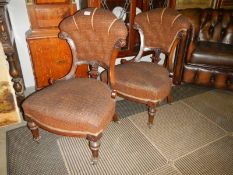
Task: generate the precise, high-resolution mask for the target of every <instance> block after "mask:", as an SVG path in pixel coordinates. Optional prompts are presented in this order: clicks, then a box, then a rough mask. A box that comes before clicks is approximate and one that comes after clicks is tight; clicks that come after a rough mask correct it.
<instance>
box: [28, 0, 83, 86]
mask: <svg viewBox="0 0 233 175" xmlns="http://www.w3.org/2000/svg"><path fill="white" fill-rule="evenodd" d="M27 9H28V14H29V17H30V21H31V30H29V31H28V32H27V33H26V37H27V43H28V47H29V50H30V55H31V61H32V66H33V70H34V76H35V82H36V88H37V89H40V88H43V87H45V86H47V85H48V84H49V82H50V80H56V79H59V78H61V77H63V76H64V75H65V74H67V73H68V71H69V70H70V68H71V63H72V55H71V50H70V47H69V45H68V43H67V42H66V41H65V40H62V39H59V38H58V33H59V30H58V25H59V23H60V21H61V20H62V19H63V18H65V17H66V16H69V15H72V14H73V13H74V12H76V5H75V4H74V3H73V2H72V1H70V0H34V1H30V2H28V3H27ZM76 75H77V76H79V77H86V76H88V73H87V66H80V67H79V68H78V71H77V74H76Z"/></svg>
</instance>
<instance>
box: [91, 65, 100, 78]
mask: <svg viewBox="0 0 233 175" xmlns="http://www.w3.org/2000/svg"><path fill="white" fill-rule="evenodd" d="M98 67H99V66H98V64H94V65H90V72H89V76H90V77H91V78H94V79H97V77H98V76H99V73H98Z"/></svg>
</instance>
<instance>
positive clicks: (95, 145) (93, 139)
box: [87, 133, 102, 165]
mask: <svg viewBox="0 0 233 175" xmlns="http://www.w3.org/2000/svg"><path fill="white" fill-rule="evenodd" d="M101 137H102V133H100V134H99V135H98V136H93V135H87V140H88V141H89V148H90V150H91V152H92V158H91V164H92V165H96V164H97V162H98V157H99V148H100V138H101Z"/></svg>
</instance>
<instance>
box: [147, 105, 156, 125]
mask: <svg viewBox="0 0 233 175" xmlns="http://www.w3.org/2000/svg"><path fill="white" fill-rule="evenodd" d="M155 112H156V110H155V106H154V105H152V106H149V109H148V116H149V117H148V127H149V128H150V129H151V128H152V126H153V122H154V117H155Z"/></svg>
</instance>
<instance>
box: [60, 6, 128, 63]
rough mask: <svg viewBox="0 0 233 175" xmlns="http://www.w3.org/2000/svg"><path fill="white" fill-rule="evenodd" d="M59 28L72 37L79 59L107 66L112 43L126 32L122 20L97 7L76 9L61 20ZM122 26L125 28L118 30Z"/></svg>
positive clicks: (123, 36)
mask: <svg viewBox="0 0 233 175" xmlns="http://www.w3.org/2000/svg"><path fill="white" fill-rule="evenodd" d="M59 28H60V30H61V31H64V32H66V33H67V34H68V35H69V36H70V37H71V38H73V41H74V42H75V44H76V47H77V48H78V49H77V56H78V59H79V61H82V60H88V61H92V60H97V61H101V62H103V63H105V64H106V65H107V66H109V61H110V57H111V53H112V49H113V46H114V44H115V43H116V41H117V40H118V39H119V38H126V36H127V34H128V33H127V29H126V27H125V25H124V23H122V21H120V20H117V18H116V17H115V16H114V15H113V14H112V13H110V12H109V11H107V10H104V9H97V8H95V9H93V8H88V9H85V10H81V11H78V12H77V13H76V14H75V15H74V16H70V17H68V18H66V19H65V20H63V21H62V22H61V23H60V25H59ZM122 28H123V29H125V30H119V29H122ZM93 51H94V52H93Z"/></svg>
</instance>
